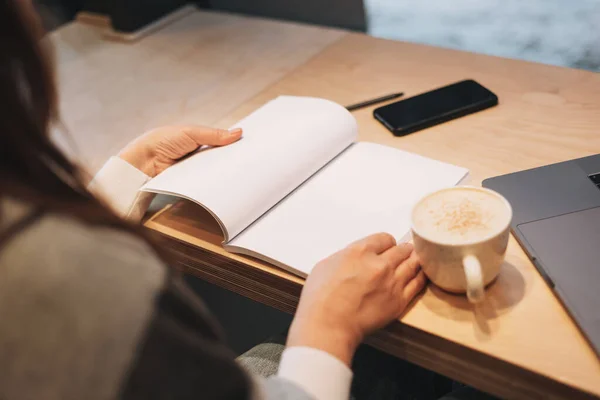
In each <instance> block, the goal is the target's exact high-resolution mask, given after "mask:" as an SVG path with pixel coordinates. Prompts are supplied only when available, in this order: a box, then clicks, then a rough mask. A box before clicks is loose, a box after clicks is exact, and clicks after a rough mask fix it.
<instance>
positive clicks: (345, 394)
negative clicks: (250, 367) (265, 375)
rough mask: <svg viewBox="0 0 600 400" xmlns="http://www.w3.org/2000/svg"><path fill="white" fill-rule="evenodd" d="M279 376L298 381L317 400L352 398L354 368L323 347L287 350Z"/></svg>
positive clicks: (280, 366) (283, 355)
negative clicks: (321, 348)
mask: <svg viewBox="0 0 600 400" xmlns="http://www.w3.org/2000/svg"><path fill="white" fill-rule="evenodd" d="M277 375H278V376H279V377H281V378H284V379H287V380H289V381H291V382H294V383H295V384H297V385H298V386H300V387H301V388H302V389H304V390H305V391H306V392H307V393H309V394H310V395H312V396H314V398H315V399H317V400H321V399H327V400H336V399H344V400H347V399H348V398H349V397H350V383H351V382H352V370H351V369H350V368H348V366H347V365H346V364H344V363H343V362H341V361H340V360H338V359H337V358H335V357H334V356H332V355H331V354H329V353H326V352H324V351H322V350H318V349H313V348H311V347H289V348H287V349H285V350H284V351H283V354H282V356H281V362H280V364H279V371H278V373H277Z"/></svg>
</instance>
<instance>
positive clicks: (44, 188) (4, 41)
mask: <svg viewBox="0 0 600 400" xmlns="http://www.w3.org/2000/svg"><path fill="white" fill-rule="evenodd" d="M27 7H28V5H27V3H26V2H25V1H16V0H8V1H6V0H5V1H1V2H0V196H2V197H4V196H9V197H12V198H16V199H19V200H24V201H27V202H28V203H30V204H33V206H34V207H36V208H38V209H39V208H43V209H44V210H52V211H68V213H69V214H71V215H74V216H77V217H80V218H82V219H85V220H87V221H88V222H102V223H105V224H109V225H111V224H117V225H120V226H123V227H125V226H127V224H126V223H125V222H124V221H121V220H120V219H119V218H117V217H116V216H115V215H114V214H113V213H112V212H111V211H109V209H108V208H107V207H105V206H103V205H102V204H101V203H100V201H99V200H97V199H96V198H94V196H92V195H91V194H90V193H89V192H88V191H87V189H86V185H85V184H84V183H83V179H82V175H81V172H80V170H79V169H78V168H77V166H76V165H74V163H73V162H71V161H70V160H69V159H68V158H67V157H66V156H65V155H64V154H63V153H62V152H61V150H60V149H59V148H58V147H57V146H56V145H55V144H54V143H53V142H52V141H51V139H50V135H49V130H50V127H51V126H52V124H54V123H56V122H57V117H58V115H57V94H56V87H55V84H54V71H53V68H52V62H51V58H50V54H51V53H50V46H49V44H48V43H45V42H44V39H42V34H43V33H42V27H41V23H40V21H39V20H38V19H37V17H36V15H35V13H34V10H33V9H32V10H28V9H27ZM1 217H2V216H1V215H0V218H1ZM127 229H133V228H131V227H129V228H127Z"/></svg>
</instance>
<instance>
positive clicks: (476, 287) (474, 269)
mask: <svg viewBox="0 0 600 400" xmlns="http://www.w3.org/2000/svg"><path fill="white" fill-rule="evenodd" d="M463 267H464V270H465V277H466V279H467V297H468V299H469V301H470V302H471V303H479V302H481V301H483V298H484V296H485V292H484V287H483V274H482V272H481V263H479V260H478V259H477V257H475V256H471V255H469V256H465V258H463Z"/></svg>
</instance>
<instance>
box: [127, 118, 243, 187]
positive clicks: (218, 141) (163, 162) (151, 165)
mask: <svg viewBox="0 0 600 400" xmlns="http://www.w3.org/2000/svg"><path fill="white" fill-rule="evenodd" d="M240 137H242V130H241V129H240V128H237V129H233V130H230V131H228V130H227V129H217V128H207V127H204V126H193V125H184V126H165V127H161V128H156V129H153V130H151V131H149V132H146V133H145V134H144V135H142V136H140V137H139V138H137V139H135V140H134V141H133V142H131V143H130V144H128V145H127V146H126V147H125V148H124V149H123V150H121V152H120V153H119V157H120V158H122V159H123V160H125V161H127V162H128V163H129V164H131V165H133V166H134V167H136V168H137V169H139V170H140V171H142V172H143V173H145V174H146V175H148V176H149V177H151V178H153V177H155V176H156V175H158V174H160V173H161V172H162V171H164V170H165V169H167V168H168V167H170V166H171V165H173V164H175V163H176V162H177V161H178V160H179V159H180V158H182V157H184V156H186V155H188V154H190V153H191V152H193V151H195V150H197V149H198V148H199V147H200V146H204V145H207V146H225V145H228V144H231V143H233V142H235V141H237V140H239V139H240Z"/></svg>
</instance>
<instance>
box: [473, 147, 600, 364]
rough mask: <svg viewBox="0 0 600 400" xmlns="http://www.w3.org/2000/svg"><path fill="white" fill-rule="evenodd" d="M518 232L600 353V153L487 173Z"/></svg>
mask: <svg viewBox="0 0 600 400" xmlns="http://www.w3.org/2000/svg"><path fill="white" fill-rule="evenodd" d="M483 186H484V187H487V188H490V189H492V190H495V191H497V192H498V193H500V194H502V195H503V196H504V197H506V198H507V199H508V201H510V203H511V205H512V207H513V215H514V217H513V221H512V225H511V229H512V232H513V234H514V236H515V237H516V239H517V240H518V241H519V243H520V244H521V246H522V247H523V249H524V250H525V252H526V253H527V255H528V256H529V258H530V259H531V261H532V262H533V264H534V265H535V267H536V268H537V270H538V271H539V272H540V274H541V275H542V277H543V278H544V280H545V281H546V283H547V284H548V285H549V286H550V287H551V288H552V289H553V290H554V292H555V293H556V295H557V296H558V297H559V298H560V300H561V301H562V303H563V304H564V306H565V308H566V309H567V311H568V312H569V313H570V314H571V316H572V317H573V319H574V320H575V322H576V323H577V324H578V325H579V327H580V329H581V331H582V332H583V334H584V335H585V336H586V337H587V339H588V341H589V342H590V344H591V346H592V347H593V348H594V350H595V351H596V353H597V354H598V355H599V356H600V154H598V155H595V156H590V157H585V158H580V159H577V160H571V161H566V162H561V163H558V164H552V165H547V166H544V167H540V168H535V169H530V170H527V171H521V172H516V173H513V174H508V175H503V176H498V177H495V178H490V179H486V180H485V181H484V182H483Z"/></svg>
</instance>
